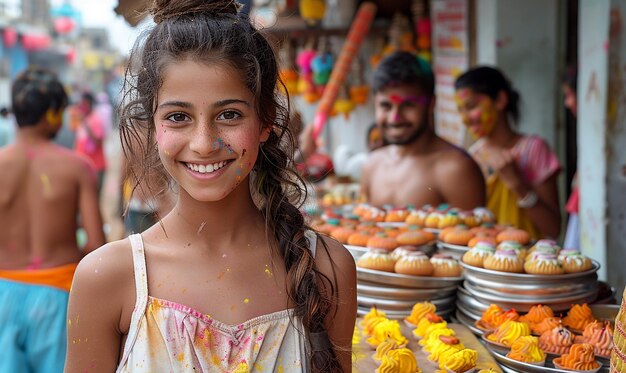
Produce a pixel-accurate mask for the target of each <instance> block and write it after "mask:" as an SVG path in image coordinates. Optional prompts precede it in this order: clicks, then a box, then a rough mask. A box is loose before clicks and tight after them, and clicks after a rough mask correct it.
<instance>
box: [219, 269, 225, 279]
mask: <svg viewBox="0 0 626 373" xmlns="http://www.w3.org/2000/svg"><path fill="white" fill-rule="evenodd" d="M225 274H226V271H222V273H220V274H219V275H217V279H218V280H221V279H222V278H223V277H224V275H225Z"/></svg>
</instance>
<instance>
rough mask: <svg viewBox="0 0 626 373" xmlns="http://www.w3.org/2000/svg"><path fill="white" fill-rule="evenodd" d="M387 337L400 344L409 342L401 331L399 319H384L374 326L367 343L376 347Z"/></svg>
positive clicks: (403, 344) (404, 344)
mask: <svg viewBox="0 0 626 373" xmlns="http://www.w3.org/2000/svg"><path fill="white" fill-rule="evenodd" d="M387 339H393V340H395V341H396V342H397V343H398V345H400V346H406V344H407V343H408V342H409V341H408V340H407V339H406V338H405V337H404V336H403V335H402V332H401V331H400V324H399V323H398V321H397V320H383V321H382V322H380V323H379V324H378V325H376V326H375V327H374V332H373V333H372V336H371V337H369V338H368V339H367V343H368V344H369V345H370V346H372V347H374V348H376V347H378V345H379V344H381V343H383V342H384V341H386V340H387Z"/></svg>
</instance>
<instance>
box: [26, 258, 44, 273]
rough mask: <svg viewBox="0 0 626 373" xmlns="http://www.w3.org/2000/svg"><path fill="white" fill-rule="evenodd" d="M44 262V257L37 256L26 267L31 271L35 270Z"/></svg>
mask: <svg viewBox="0 0 626 373" xmlns="http://www.w3.org/2000/svg"><path fill="white" fill-rule="evenodd" d="M42 263H43V259H41V258H39V257H35V258H33V260H32V261H31V262H30V264H29V265H28V266H27V267H26V269H27V270H29V271H34V270H36V269H39V268H41V264H42Z"/></svg>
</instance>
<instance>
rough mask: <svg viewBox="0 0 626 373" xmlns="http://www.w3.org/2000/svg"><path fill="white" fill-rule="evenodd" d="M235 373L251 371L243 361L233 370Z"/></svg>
mask: <svg viewBox="0 0 626 373" xmlns="http://www.w3.org/2000/svg"><path fill="white" fill-rule="evenodd" d="M233 373H250V369H249V368H248V363H246V362H245V361H242V362H241V363H239V365H237V368H235V370H233Z"/></svg>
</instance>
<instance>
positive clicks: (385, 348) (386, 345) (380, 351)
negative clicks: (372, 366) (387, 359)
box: [372, 339, 398, 361]
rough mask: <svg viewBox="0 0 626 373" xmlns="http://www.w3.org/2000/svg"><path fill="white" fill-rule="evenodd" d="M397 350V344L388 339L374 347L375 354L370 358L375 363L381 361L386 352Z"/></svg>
mask: <svg viewBox="0 0 626 373" xmlns="http://www.w3.org/2000/svg"><path fill="white" fill-rule="evenodd" d="M397 349H398V342H396V341H395V340H393V339H388V340H386V341H384V342H382V343H381V344H379V345H378V347H376V353H374V355H373V356H372V358H373V359H374V360H376V361H382V360H383V357H384V356H385V355H386V354H387V352H389V351H391V350H397Z"/></svg>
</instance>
